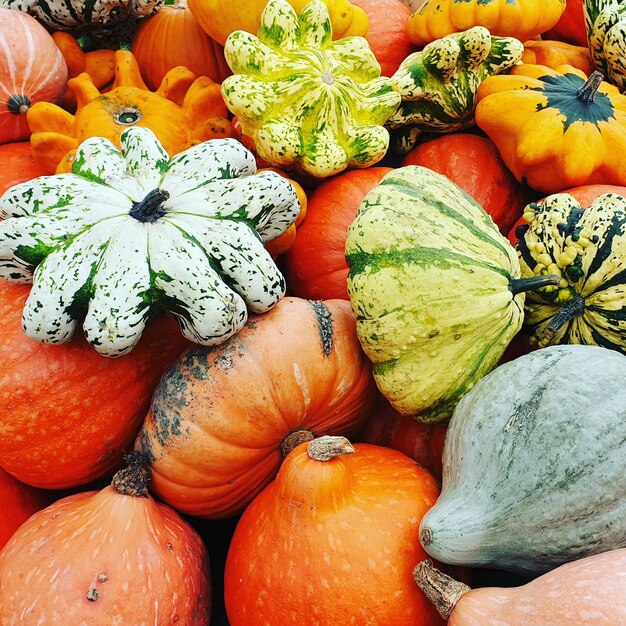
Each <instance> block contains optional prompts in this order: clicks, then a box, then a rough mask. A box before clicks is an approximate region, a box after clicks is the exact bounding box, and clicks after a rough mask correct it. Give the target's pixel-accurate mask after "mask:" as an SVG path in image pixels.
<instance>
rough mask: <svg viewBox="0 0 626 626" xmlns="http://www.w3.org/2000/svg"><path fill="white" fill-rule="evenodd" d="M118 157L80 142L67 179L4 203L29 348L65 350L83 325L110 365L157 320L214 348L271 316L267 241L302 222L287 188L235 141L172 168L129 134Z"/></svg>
mask: <svg viewBox="0 0 626 626" xmlns="http://www.w3.org/2000/svg"><path fill="white" fill-rule="evenodd" d="M121 145H122V151H121V152H120V151H119V150H118V149H117V148H116V147H115V146H114V145H113V143H111V142H110V141H109V140H108V139H104V138H102V137H94V138H90V139H87V140H86V141H85V142H83V143H82V144H81V145H80V146H79V148H78V151H77V155H76V160H75V162H74V164H73V167H72V171H73V173H72V174H60V175H57V176H44V177H41V178H37V179H35V180H32V181H28V182H26V183H22V184H20V185H16V186H15V187H12V188H11V189H9V190H8V191H7V192H6V193H5V194H4V195H3V196H2V197H1V198H0V219H4V220H5V221H3V222H0V276H2V277H4V278H8V279H9V280H12V281H15V282H26V283H28V282H33V288H32V290H31V292H30V295H29V297H28V300H27V301H26V304H25V306H24V310H23V316H22V323H23V326H24V330H25V331H26V334H27V335H28V336H29V337H32V338H33V339H37V340H39V341H42V342H44V343H64V342H67V341H69V340H70V339H71V338H72V336H73V335H74V332H75V330H76V327H77V325H78V323H79V321H80V319H81V318H82V316H85V319H84V324H83V328H84V330H85V335H86V337H87V340H88V341H89V343H90V344H91V345H92V346H93V347H94V348H95V349H96V350H97V351H98V352H100V353H101V354H104V355H107V356H119V355H121V354H124V353H126V352H128V351H130V350H132V348H133V347H134V345H135V344H136V343H137V341H138V340H139V338H140V336H141V333H142V331H143V329H144V327H145V325H146V323H147V321H148V319H149V318H150V317H151V315H152V314H153V313H154V312H155V311H156V310H157V309H165V310H167V311H170V312H172V313H173V314H174V315H175V316H176V317H177V318H178V321H179V323H180V326H181V329H182V332H183V334H184V335H185V337H187V338H188V339H190V340H191V341H195V342H197V343H200V344H203V345H216V344H219V343H221V342H223V341H225V340H226V339H228V338H229V337H230V336H231V335H233V334H234V333H236V332H237V331H238V330H240V329H241V328H242V326H243V325H244V323H245V321H246V319H247V309H246V305H247V307H248V308H249V309H250V310H251V311H253V312H255V313H262V312H264V311H267V310H268V309H270V308H271V307H272V306H274V305H275V304H276V302H278V300H280V298H282V296H283V295H284V293H285V282H284V279H283V277H282V276H281V274H280V272H279V271H278V268H277V267H276V265H275V264H274V262H273V261H272V258H271V257H270V255H269V253H268V252H267V251H266V250H265V248H264V247H263V241H269V240H271V239H273V238H274V237H277V236H278V235H280V234H281V233H283V232H284V231H285V230H286V229H287V228H288V227H289V226H290V225H291V224H292V223H293V222H294V221H295V219H296V217H297V216H298V214H299V212H300V206H299V202H298V199H297V196H296V193H295V190H294V187H293V186H292V185H291V183H290V182H289V181H288V180H287V179H286V178H284V177H282V176H280V175H278V174H276V173H274V172H261V173H259V174H256V175H254V174H255V171H256V166H255V159H254V156H253V154H252V153H251V152H250V151H249V150H247V149H246V148H244V147H243V145H242V144H241V143H239V142H238V141H235V140H234V139H214V140H211V141H206V142H204V143H200V144H198V145H196V146H194V147H192V148H190V149H188V150H185V151H184V152H180V153H179V154H177V155H176V156H174V157H173V158H172V159H170V157H169V156H168V154H167V152H166V151H165V149H164V148H163V146H161V144H160V143H159V142H158V140H157V138H156V137H155V135H154V133H153V132H152V131H151V130H149V129H147V128H141V127H130V128H128V129H127V130H125V131H124V132H123V133H122V135H121ZM6 218H10V219H6Z"/></svg>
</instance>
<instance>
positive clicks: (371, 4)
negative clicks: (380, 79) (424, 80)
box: [352, 0, 416, 76]
mask: <svg viewBox="0 0 626 626" xmlns="http://www.w3.org/2000/svg"><path fill="white" fill-rule="evenodd" d="M352 4H353V5H355V6H357V7H360V8H361V9H363V10H364V11H365V13H367V19H368V21H369V28H368V29H367V35H366V38H367V41H368V43H369V45H370V48H371V50H372V52H373V53H374V56H375V57H376V60H377V61H378V62H379V63H380V70H381V74H382V75H383V76H391V75H392V74H393V73H394V72H395V71H396V70H397V69H398V67H400V63H402V61H404V59H406V57H408V56H409V54H411V53H413V52H415V51H416V48H415V46H414V45H413V44H412V43H411V41H410V40H409V36H408V35H407V32H406V21H407V19H408V17H409V15H411V11H410V10H409V9H408V7H406V6H404V4H402V2H400V0H352Z"/></svg>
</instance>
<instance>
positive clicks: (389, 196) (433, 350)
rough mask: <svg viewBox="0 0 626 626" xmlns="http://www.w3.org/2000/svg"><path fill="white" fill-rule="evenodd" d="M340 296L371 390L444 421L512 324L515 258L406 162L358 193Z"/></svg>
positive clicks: (472, 212)
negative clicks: (346, 300)
mask: <svg viewBox="0 0 626 626" xmlns="http://www.w3.org/2000/svg"><path fill="white" fill-rule="evenodd" d="M346 259H347V262H348V266H349V268H350V272H349V276H348V293H349V295H350V301H351V303H352V309H353V311H354V314H355V316H356V318H357V332H358V336H359V340H360V341H361V345H362V346H363V349H364V350H365V353H366V354H367V356H368V357H369V358H370V360H371V361H372V362H373V364H374V376H375V378H376V382H377V384H378V387H379V388H380V390H381V391H382V392H383V394H384V395H385V396H386V397H387V398H388V400H389V401H390V402H391V403H392V404H393V406H394V407H395V408H396V410H398V411H400V412H401V413H404V414H417V415H416V417H417V419H419V420H420V421H424V422H434V421H442V420H445V419H447V418H449V417H450V415H451V414H452V411H453V409H454V407H455V406H456V404H457V402H458V401H459V400H460V399H461V397H462V396H463V395H465V394H466V393H467V392H468V391H469V390H470V389H471V388H472V386H473V385H474V384H475V383H476V381H478V380H479V379H480V378H481V377H482V376H484V375H485V374H487V372H489V371H490V370H491V369H492V368H493V367H494V366H495V365H496V363H497V362H498V360H499V359H500V357H501V356H502V353H503V352H504V350H505V348H506V347H507V345H508V344H509V342H510V341H511V339H512V338H513V336H514V335H515V334H516V333H517V332H518V330H519V329H520V327H521V325H522V318H523V310H524V295H523V294H522V293H520V292H521V291H522V290H527V289H530V288H533V287H535V286H536V285H538V284H543V285H546V284H554V277H550V276H541V277H535V278H532V279H530V280H529V281H519V276H520V268H519V263H518V260H517V255H516V253H515V250H514V248H513V247H512V246H511V245H510V244H509V242H508V241H507V240H506V239H505V238H504V237H502V235H501V234H500V232H499V231H498V228H497V226H496V225H495V224H494V223H493V221H492V220H491V218H490V217H489V215H487V213H486V212H485V211H484V210H483V209H482V207H481V206H480V205H479V204H478V203H477V202H476V201H475V200H474V199H472V198H471V197H470V196H469V195H468V194H466V193H465V192H464V191H463V190H461V189H460V188H459V187H457V186H456V185H455V184H454V183H452V182H451V181H450V180H448V179H447V178H446V177H445V176H442V175H440V174H437V173H435V172H432V171H431V170H429V169H426V168H424V167H417V166H408V167H402V168H399V169H396V170H394V171H393V172H390V173H389V174H387V175H386V176H385V177H384V178H383V179H382V181H381V182H380V184H379V185H378V186H377V187H375V188H374V189H373V190H372V191H370V193H369V194H368V195H367V196H366V197H365V198H364V200H363V201H362V203H361V205H360V206H359V210H358V213H357V216H356V219H355V221H354V222H353V223H352V224H351V226H350V228H349V230H348V239H347V243H346Z"/></svg>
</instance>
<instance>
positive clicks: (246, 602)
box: [224, 437, 443, 626]
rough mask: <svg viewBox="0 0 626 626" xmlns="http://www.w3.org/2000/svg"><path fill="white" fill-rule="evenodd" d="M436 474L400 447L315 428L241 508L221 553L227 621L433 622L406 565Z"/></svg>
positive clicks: (401, 625) (237, 624)
mask: <svg viewBox="0 0 626 626" xmlns="http://www.w3.org/2000/svg"><path fill="white" fill-rule="evenodd" d="M438 491H439V490H438V487H437V483H436V481H435V479H434V478H433V477H432V476H431V475H430V474H429V473H428V472H427V471H426V470H424V469H422V468H421V467H419V466H418V465H416V464H415V462H414V461H412V460H411V459H409V458H407V457H406V456H404V455H403V454H402V453H400V452H397V451H395V450H389V449H388V448H382V447H379V446H371V445H368V444H355V445H354V446H352V445H351V444H350V443H349V441H348V440H347V439H345V438H344V437H320V438H319V439H315V440H313V441H311V442H309V443H303V444H301V445H299V446H298V447H297V448H295V450H293V452H292V453H291V454H290V455H289V456H288V457H287V458H286V459H285V461H284V462H283V465H282V467H281V468H280V471H279V473H278V476H277V477H276V480H275V481H274V482H273V483H272V484H271V485H269V486H268V487H267V488H266V489H265V490H264V491H263V492H262V493H261V494H259V496H258V497H257V498H256V499H255V500H254V502H253V503H252V504H251V505H250V506H249V507H248V508H247V509H246V511H245V512H244V514H243V516H242V517H241V520H240V521H239V524H238V525H237V528H236V529H235V534H234V536H233V539H232V542H231V544H230V549H229V552H228V557H227V560H226V570H225V575H224V597H225V601H226V611H227V613H228V619H229V622H230V624H231V626H258V625H259V624H271V625H272V626H274V625H279V624H280V625H281V626H319V625H320V624H324V625H326V624H358V625H359V626H380V625H383V624H384V626H408V625H409V624H415V625H419V626H435V625H439V624H442V623H443V622H442V621H441V620H440V619H439V616H438V615H437V614H436V611H435V610H434V607H433V606H432V605H430V603H429V602H428V601H427V600H426V598H425V597H424V596H423V595H422V593H421V592H420V591H419V590H418V589H417V587H416V586H415V585H414V583H413V580H412V576H411V571H412V570H413V567H414V565H415V563H417V562H418V561H420V560H422V559H423V558H424V557H423V556H422V555H424V554H425V553H424V551H423V548H422V547H421V545H420V543H419V539H418V535H419V532H418V527H419V523H420V520H421V518H422V516H423V515H424V513H425V512H426V511H427V510H428V509H429V508H430V507H431V506H432V505H433V504H434V502H435V500H436V498H437V495H438Z"/></svg>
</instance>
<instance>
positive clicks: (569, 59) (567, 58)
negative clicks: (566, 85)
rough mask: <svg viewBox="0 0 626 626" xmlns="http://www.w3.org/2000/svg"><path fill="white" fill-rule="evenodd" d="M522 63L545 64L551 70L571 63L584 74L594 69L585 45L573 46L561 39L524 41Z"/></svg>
mask: <svg viewBox="0 0 626 626" xmlns="http://www.w3.org/2000/svg"><path fill="white" fill-rule="evenodd" d="M522 63H527V64H529V65H545V66H546V67H551V68H552V69H553V70H554V69H557V68H558V67H560V66H561V65H571V66H572V67H575V68H576V69H579V70H580V71H581V72H584V73H585V74H591V73H592V72H593V70H594V66H593V60H592V59H591V55H590V54H589V50H588V49H587V47H586V46H585V47H582V46H573V45H571V44H568V43H563V42H561V41H549V40H546V41H536V40H534V39H531V40H530V41H526V42H525V43H524V54H523V55H522Z"/></svg>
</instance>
